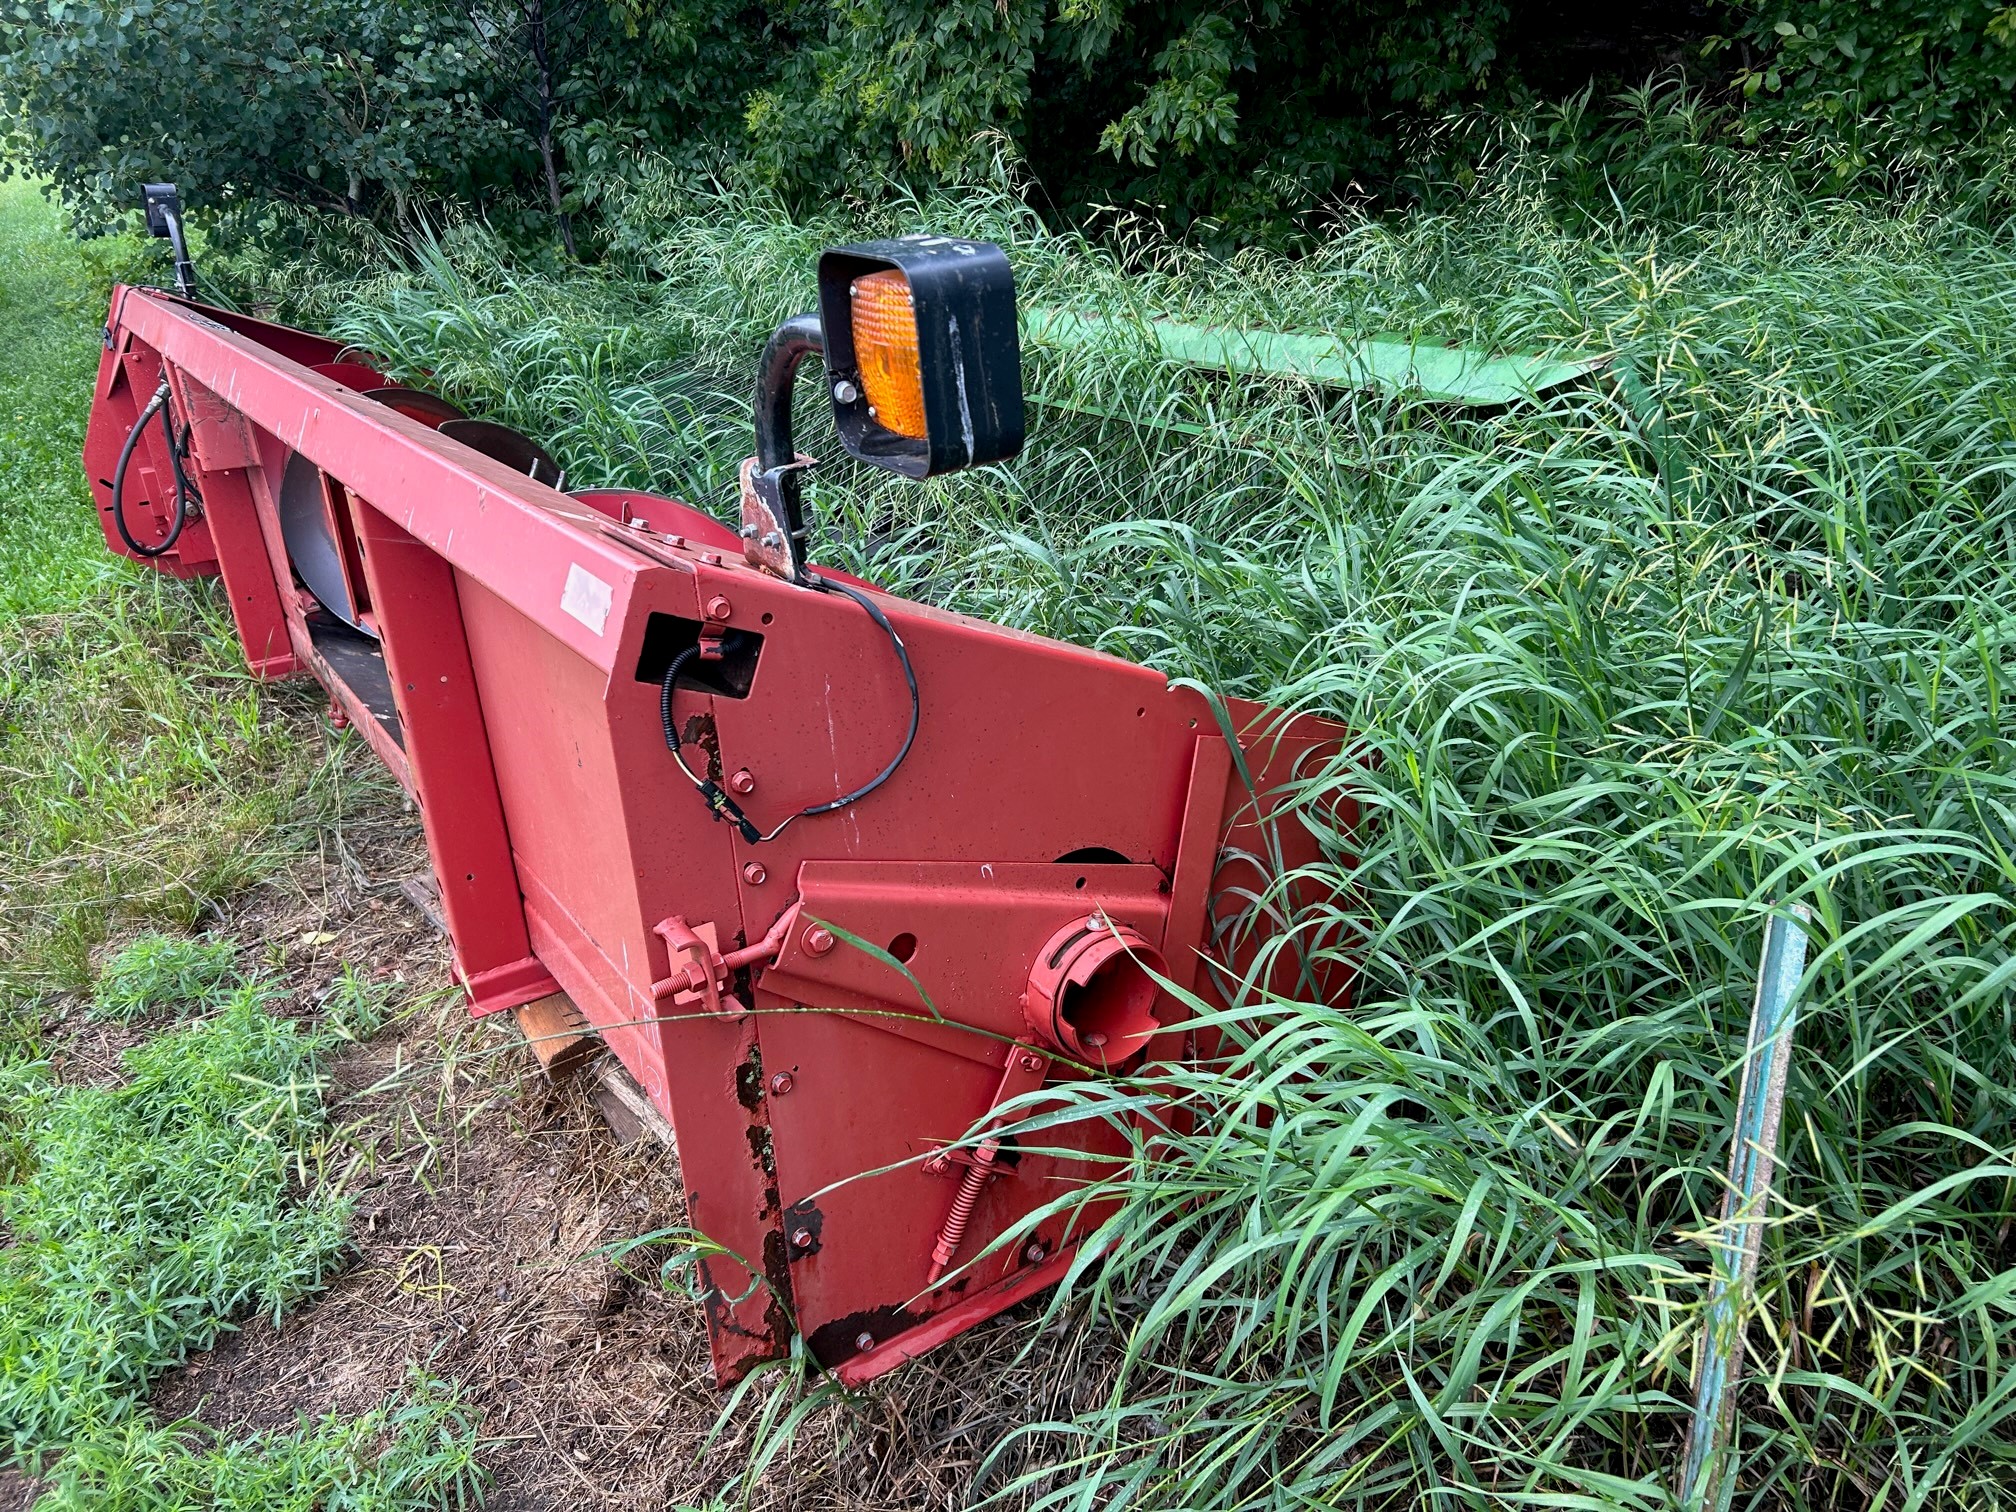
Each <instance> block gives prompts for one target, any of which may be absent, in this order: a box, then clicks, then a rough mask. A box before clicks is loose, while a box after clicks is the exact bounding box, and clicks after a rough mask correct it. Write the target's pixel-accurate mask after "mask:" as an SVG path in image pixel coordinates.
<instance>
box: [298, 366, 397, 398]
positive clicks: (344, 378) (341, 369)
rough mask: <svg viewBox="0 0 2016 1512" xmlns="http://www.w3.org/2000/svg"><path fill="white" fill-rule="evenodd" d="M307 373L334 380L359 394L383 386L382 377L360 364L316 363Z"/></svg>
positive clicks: (383, 379) (383, 380)
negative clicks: (318, 374)
mask: <svg viewBox="0 0 2016 1512" xmlns="http://www.w3.org/2000/svg"><path fill="white" fill-rule="evenodd" d="M308 371H310V372H311V373H320V374H321V375H322V376H323V377H324V378H334V379H335V380H336V381H337V382H338V383H340V384H342V385H343V387H345V388H348V389H356V390H358V391H359V392H360V393H361V392H363V391H365V390H367V389H374V388H383V387H384V386H385V378H384V375H383V374H381V373H378V372H376V371H374V370H373V369H371V368H368V367H366V366H364V364H363V363H361V362H318V363H316V364H315V366H314V367H312V368H310V369H309V370H308Z"/></svg>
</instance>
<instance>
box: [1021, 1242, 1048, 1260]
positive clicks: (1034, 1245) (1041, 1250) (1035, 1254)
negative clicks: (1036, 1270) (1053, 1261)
mask: <svg viewBox="0 0 2016 1512" xmlns="http://www.w3.org/2000/svg"><path fill="white" fill-rule="evenodd" d="M1022 1258H1023V1259H1024V1260H1027V1261H1028V1262H1029V1263H1030V1264H1031V1265H1037V1264H1040V1263H1041V1262H1043V1261H1045V1260H1048V1259H1049V1258H1050V1246H1049V1245H1047V1244H1045V1243H1044V1242H1043V1241H1042V1240H1041V1239H1033V1240H1031V1241H1030V1242H1029V1244H1028V1246H1027V1247H1026V1248H1025V1249H1024V1250H1023V1251H1022Z"/></svg>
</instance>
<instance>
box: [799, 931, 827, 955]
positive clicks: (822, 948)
mask: <svg viewBox="0 0 2016 1512" xmlns="http://www.w3.org/2000/svg"><path fill="white" fill-rule="evenodd" d="M832 948H833V931H832V930H830V929H828V928H826V927H825V926H824V925H822V924H814V925H813V926H812V927H811V928H810V929H808V930H806V931H805V954H807V955H815V956H819V955H824V954H826V952H827V951H829V950H831V949H832Z"/></svg>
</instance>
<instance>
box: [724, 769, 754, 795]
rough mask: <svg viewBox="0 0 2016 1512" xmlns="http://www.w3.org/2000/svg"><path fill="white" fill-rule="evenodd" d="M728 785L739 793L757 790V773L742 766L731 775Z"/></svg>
mask: <svg viewBox="0 0 2016 1512" xmlns="http://www.w3.org/2000/svg"><path fill="white" fill-rule="evenodd" d="M728 787H729V789H730V790H731V791H733V792H737V793H753V792H755V791H756V774H755V773H754V772H751V771H750V770H749V768H747V767H742V768H740V769H739V770H737V771H736V772H735V773H734V774H733V775H732V776H730V777H729V779H728Z"/></svg>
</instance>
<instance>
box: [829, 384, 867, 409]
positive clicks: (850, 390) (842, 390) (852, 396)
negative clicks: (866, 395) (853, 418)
mask: <svg viewBox="0 0 2016 1512" xmlns="http://www.w3.org/2000/svg"><path fill="white" fill-rule="evenodd" d="M833 397H834V398H835V399H837V400H838V401H839V402H840V403H842V404H852V403H853V402H854V401H855V400H856V399H859V398H860V397H861V390H859V389H857V388H856V387H854V385H853V384H851V383H849V382H848V381H847V380H846V379H845V378H842V379H841V380H840V381H839V382H838V383H836V384H834V385H833Z"/></svg>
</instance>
